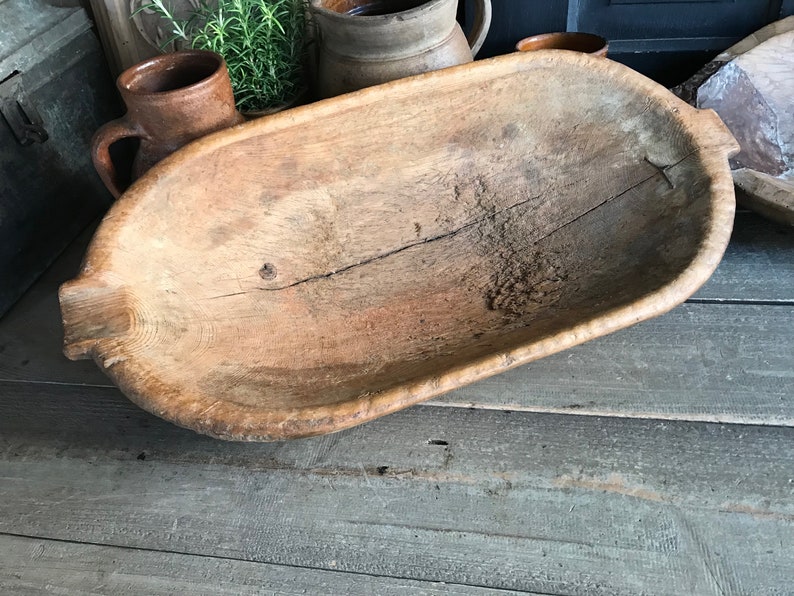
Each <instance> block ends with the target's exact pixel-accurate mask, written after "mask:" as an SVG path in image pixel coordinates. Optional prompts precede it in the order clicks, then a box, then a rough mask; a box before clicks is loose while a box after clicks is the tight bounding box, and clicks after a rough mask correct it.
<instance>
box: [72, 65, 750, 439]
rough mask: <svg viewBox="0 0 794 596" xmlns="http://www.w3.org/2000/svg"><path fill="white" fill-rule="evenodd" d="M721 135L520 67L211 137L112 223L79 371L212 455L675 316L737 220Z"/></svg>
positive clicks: (649, 91) (659, 106)
mask: <svg viewBox="0 0 794 596" xmlns="http://www.w3.org/2000/svg"><path fill="white" fill-rule="evenodd" d="M736 150H737V146H736V143H735V141H734V140H733V138H732V137H731V135H730V134H729V133H728V132H727V131H726V129H725V128H724V126H723V125H722V123H721V122H720V120H719V118H718V117H717V116H716V115H715V114H714V113H713V112H710V111H699V110H696V109H694V108H692V107H690V106H688V105H687V104H685V103H684V102H683V101H681V100H679V99H678V98H676V97H675V96H674V95H672V94H671V93H670V92H668V91H667V90H666V89H664V88H662V87H661V86H659V85H656V84H655V83H653V82H652V81H650V80H648V79H646V78H644V77H643V76H641V75H639V74H637V73H636V72H634V71H632V70H630V69H628V68H626V67H624V66H621V65H619V64H617V63H614V62H611V61H609V60H603V59H599V58H592V57H590V56H586V55H580V54H576V53H572V52H562V51H542V52H533V53H528V54H527V53H516V54H511V55H509V56H504V57H500V58H494V59H491V60H485V61H482V62H477V63H473V64H468V65H464V66H460V67H455V68H451V69H446V70H442V71H437V72H432V73H428V74H425V75H420V76H418V77H413V78H410V79H404V80H400V81H395V82H393V83H388V84H386V85H382V86H378V87H373V88H370V89H365V90H363V91H359V92H356V93H352V94H349V95H345V96H341V97H338V98H335V99H332V100H328V101H323V102H320V103H317V104H313V105H310V106H305V107H301V108H297V109H294V110H290V111H287V112H284V113H281V114H278V115H275V116H272V117H269V118H264V119H262V120H258V121H254V122H251V123H248V124H244V125H241V126H238V127H235V128H233V129H229V130H227V131H224V132H221V133H217V134H215V135H212V136H210V137H206V138H205V139H202V140H200V141H197V142H195V143H193V144H191V145H189V146H188V147H186V148H184V149H182V150H180V151H179V152H177V153H176V154H174V155H173V156H171V157H169V158H168V159H166V160H165V161H164V162H162V163H161V164H159V165H158V166H156V167H155V168H154V169H153V170H151V171H150V172H149V173H148V174H147V175H146V176H144V177H143V178H142V179H141V180H140V181H138V182H137V183H136V184H135V185H134V186H133V187H132V188H131V189H130V190H129V191H128V192H127V193H126V194H125V195H124V196H122V198H121V199H120V200H119V201H118V202H117V203H116V204H115V205H114V207H113V208H112V209H111V211H110V212H109V213H108V214H107V216H106V217H105V220H104V221H103V223H102V225H101V226H100V228H99V230H98V231H97V233H96V235H95V237H94V239H93V242H92V244H91V246H90V247H89V250H88V252H87V255H86V259H85V262H84V266H83V270H82V272H81V274H80V275H79V277H77V278H76V279H75V280H72V281H70V282H68V283H66V284H65V285H64V286H63V287H62V288H61V292H60V300H61V308H62V313H63V319H64V327H65V332H66V337H65V352H66V354H67V355H68V356H69V357H70V358H73V359H77V358H88V357H93V358H94V359H95V360H96V361H97V363H98V364H99V366H100V367H102V368H103V369H104V370H105V371H106V373H107V374H108V375H109V376H110V378H111V379H112V380H113V381H114V382H115V383H116V384H117V385H118V386H119V387H120V388H121V389H122V391H123V392H124V393H125V394H126V395H127V396H128V397H129V398H130V399H132V400H133V401H134V402H135V403H137V404H139V405H140V406H141V407H143V408H145V409H147V410H149V411H150V412H153V413H154V414H156V415H158V416H161V417H163V418H166V419H168V420H170V421H172V422H174V423H176V424H179V425H182V426H186V427H188V428H191V429H194V430H196V431H198V432H201V433H206V434H209V435H212V436H215V437H220V438H224V439H237V440H251V441H256V440H278V439H285V438H293V437H301V436H310V435H316V434H321V433H327V432H333V431H337V430H340V429H343V428H347V427H350V426H353V425H355V424H359V423H362V422H365V421H367V420H371V419H373V418H375V417H378V416H382V415H384V414H387V413H390V412H394V411H396V410H399V409H401V408H404V407H406V406H409V405H411V404H414V403H417V402H420V401H423V400H426V399H429V398H430V397H433V396H435V395H438V394H440V393H443V392H445V391H449V390H452V389H454V388H456V387H460V386H461V385H464V384H466V383H471V382H473V381H476V380H478V379H482V378H484V377H487V376H489V375H493V374H496V373H498V372H501V371H504V370H507V369H509V368H511V367H515V366H518V365H521V364H524V363H526V362H529V361H531V360H534V359H537V358H540V357H543V356H546V355H549V354H551V353H554V352H557V351H559V350H563V349H565V348H568V347H571V346H574V345H576V344H579V343H582V342H584V341H587V340H589V339H593V338H595V337H598V336H600V335H604V334H606V333H610V332H613V331H616V330H618V329H621V328H623V327H627V326H629V325H632V324H634V323H637V322H639V321H642V320H644V319H648V318H650V317H653V316H656V315H659V314H661V313H663V312H665V311H667V310H669V309H670V308H672V307H673V306H675V305H677V304H679V303H680V302H682V301H684V300H685V299H686V298H687V297H688V296H690V295H691V294H692V293H693V292H694V291H695V290H696V289H697V288H698V287H699V286H700V285H701V284H702V283H703V282H704V281H705V280H706V279H707V278H708V277H709V275H710V274H711V273H712V271H713V270H714V268H715V267H716V266H717V264H718V262H719V260H720V258H721V257H722V253H723V251H724V249H725V246H726V244H727V242H728V238H729V236H730V231H731V226H732V222H733V210H734V195H733V183H732V180H731V174H730V170H729V168H728V156H729V155H732V154H733V153H735V151H736Z"/></svg>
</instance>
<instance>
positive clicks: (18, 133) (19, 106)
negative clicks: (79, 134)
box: [0, 74, 49, 146]
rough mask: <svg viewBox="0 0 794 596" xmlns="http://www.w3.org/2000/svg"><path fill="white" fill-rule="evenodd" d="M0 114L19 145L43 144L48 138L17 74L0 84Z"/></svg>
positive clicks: (39, 116)
mask: <svg viewBox="0 0 794 596" xmlns="http://www.w3.org/2000/svg"><path fill="white" fill-rule="evenodd" d="M0 113H2V115H3V118H5V121H6V122H7V123H8V126H9V127H10V128H11V131H12V132H13V133H14V136H15V137H16V139H17V141H19V144H20V145H23V146H27V145H32V144H33V143H43V142H44V141H46V140H47V139H48V138H49V135H48V134H47V131H46V130H45V129H44V120H42V118H41V115H40V114H39V111H38V110H37V109H36V106H35V105H33V103H32V102H31V101H30V98H29V97H28V94H27V93H26V92H25V89H24V87H23V86H22V80H21V77H20V76H19V75H18V74H16V75H13V76H11V77H9V78H7V79H6V80H4V81H3V82H2V83H0Z"/></svg>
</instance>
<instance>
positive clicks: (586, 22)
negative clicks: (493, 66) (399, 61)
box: [467, 0, 794, 84]
mask: <svg viewBox="0 0 794 596" xmlns="http://www.w3.org/2000/svg"><path fill="white" fill-rule="evenodd" d="M492 3H493V23H492V25H491V31H490V33H489V35H488V39H487V41H486V43H485V45H484V46H483V49H482V52H481V54H480V57H488V56H494V55H497V54H503V53H506V52H510V51H512V50H513V47H514V46H515V43H516V42H517V41H518V40H519V39H521V38H523V37H527V36H529V35H535V34H537V33H546V32H550V31H587V32H590V33H597V34H598V35H601V36H603V37H606V38H607V39H608V40H609V43H610V50H609V51H610V57H611V58H613V59H614V60H618V61H620V62H625V63H627V64H629V65H630V66H632V67H634V68H637V69H638V70H640V71H641V72H644V73H646V74H649V75H651V76H654V77H655V78H657V79H660V80H662V82H665V83H669V84H673V83H674V82H676V81H675V80H674V79H675V78H676V77H679V78H680V77H685V76H686V75H688V71H689V70H694V69H696V68H697V67H698V66H699V65H700V64H702V63H704V62H706V61H707V60H708V59H709V58H710V57H712V56H713V55H715V54H717V53H719V52H720V51H722V50H724V49H725V48H727V47H729V46H730V45H732V44H733V43H735V42H736V41H738V40H740V39H742V38H743V37H746V36H747V35H749V34H751V33H752V32H753V31H755V30H757V29H760V28H761V27H763V26H764V25H766V24H767V23H770V22H772V21H775V20H777V19H779V18H782V17H785V16H789V15H791V14H794V0H492ZM467 14H471V11H470V10H467Z"/></svg>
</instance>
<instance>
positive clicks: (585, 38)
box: [516, 32, 609, 58]
mask: <svg viewBox="0 0 794 596" xmlns="http://www.w3.org/2000/svg"><path fill="white" fill-rule="evenodd" d="M608 47H609V42H607V40H606V39H604V38H603V37H600V36H598V35H593V34H592V33H576V32H569V33H543V34H542V35H533V36H532V37H525V38H524V39H522V40H521V41H519V42H518V43H517V44H516V50H518V51H519V52H532V51H535V50H571V51H574V52H582V53H584V54H591V55H593V56H601V57H603V58H606V56H607V49H608Z"/></svg>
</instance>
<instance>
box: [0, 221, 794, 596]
mask: <svg viewBox="0 0 794 596" xmlns="http://www.w3.org/2000/svg"><path fill="white" fill-rule="evenodd" d="M80 250H82V249H81V247H79V246H78V247H77V248H76V249H75V250H74V252H73V254H71V255H66V256H65V257H64V259H63V260H62V262H61V263H60V264H59V265H58V266H56V268H54V269H53V270H52V271H50V273H49V275H48V276H47V278H46V279H44V280H43V281H42V282H41V283H39V284H38V285H37V286H35V287H34V288H33V289H32V290H31V291H30V292H29V293H28V294H27V295H26V296H25V298H24V299H23V301H22V302H21V303H19V304H18V305H17V306H16V307H15V309H14V310H12V311H11V312H10V313H9V315H8V316H7V317H6V318H4V319H3V320H0V591H2V592H3V593H9V594H36V593H68V594H72V593H91V594H96V593H100V594H102V593H106V594H140V593H147V594H177V593H187V592H189V593H208V594H209V593H213V594H214V593H235V594H237V593H263V594H271V593H274V594H275V593H278V594H300V593H305V594H316V593H338V594H339V593H350V594H489V593H492V592H496V593H499V592H500V591H501V590H516V591H531V592H532V593H538V594H587V595H590V594H626V595H629V594H631V595H637V594H676V595H678V594H697V595H700V594H705V595H711V594H715V595H720V594H730V595H733V594H753V595H755V594H770V595H773V594H774V595H784V594H794V587H792V580H791V578H792V577H794V555H793V554H792V553H794V425H793V424H792V421H794V414H792V412H794V407H793V406H792V400H793V399H794V333H792V332H793V331H794V324H793V323H794V277H793V276H792V273H794V271H793V268H794V235H793V234H792V232H791V231H789V230H786V229H785V228H780V227H778V226H775V225H774V224H770V223H767V222H764V221H763V220H761V219H760V218H758V217H756V216H754V215H750V214H744V213H743V214H740V215H739V216H738V218H737V222H736V230H735V233H734V240H733V241H732V244H731V246H730V248H729V251H728V254H727V255H726V258H725V260H724V262H723V264H722V265H721V266H720V268H719V269H718V271H717V273H716V274H715V275H714V277H713V278H712V279H711V280H710V281H709V283H708V284H707V285H706V286H705V287H704V288H703V289H702V290H701V291H700V292H699V293H698V294H697V295H696V297H695V298H694V299H693V300H692V301H690V302H689V303H688V304H685V305H683V306H681V307H679V308H677V309H675V310H674V311H672V312H671V313H669V314H668V315H665V316H664V317H660V318H659V319H656V320H654V321H649V322H647V323H644V324H642V325H639V326H637V327H634V328H632V329H628V330H625V331H623V332H620V333H616V334H614V335H612V336H609V337H606V338H603V339H602V340H599V341H596V342H592V343H590V344H586V345H583V346H580V347H578V348H575V349H573V350H570V351H568V352H565V353H562V354H559V355H557V356H554V357H551V358H547V359H545V360H541V361H538V362H536V363H533V364H531V365H529V366H526V367H523V368H521V369H518V370H516V371H511V372H509V373H507V374H505V375H501V376H499V377H495V378H493V379H490V380H488V381H485V382H483V383H478V384H475V385H471V386H469V387H466V388H464V389H461V390H459V391H458V392H456V393H453V394H450V395H448V396H445V397H444V398H442V399H439V400H436V401H435V402H432V403H430V404H428V405H421V406H416V407H413V408H410V409H408V410H405V411H403V412H399V413H397V414H394V415H391V416H388V417H385V418H382V419H379V420H376V421H374V422H371V423H368V424H366V425H364V426H361V427H357V428H354V429H351V430H348V431H344V432H341V433H338V434H334V435H328V436H324V437H316V438H313V439H305V440H298V441H293V442H286V443H272V444H254V445H251V444H234V443H224V442H220V441H215V440H212V439H209V438H207V437H202V436H199V435H196V434H194V433H192V432H190V431H187V430H184V429H180V428H177V427H174V426H172V425H170V424H169V423H167V422H164V421H162V420H160V419H158V418H155V417H154V416H151V415H150V414H148V413H146V412H144V411H142V410H140V409H138V408H137V407H135V406H134V405H132V404H131V403H130V402H128V401H127V400H126V398H124V397H123V396H122V395H121V394H120V393H119V392H118V391H117V390H116V389H115V388H113V387H110V386H109V383H108V381H107V379H106V378H105V377H104V376H103V375H102V374H101V373H100V372H99V371H98V369H96V367H95V366H94V365H93V364H92V363H89V362H68V361H66V360H65V359H64V358H63V357H62V356H61V355H60V351H59V350H60V341H61V331H60V329H59V321H58V313H57V301H56V298H55V296H54V289H55V287H56V286H57V284H58V282H59V281H60V280H63V279H67V278H68V277H70V275H71V274H72V273H73V272H74V270H75V268H76V267H77V262H78V260H79V252H80ZM440 406H444V407H440ZM549 412H564V413H567V414H568V415H564V414H556V413H549ZM581 413H587V414H590V415H589V416H579V415H570V414H581ZM664 419H668V420H664ZM669 419H676V420H669ZM706 420H710V421H723V422H729V424H726V423H715V422H702V421H706Z"/></svg>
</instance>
